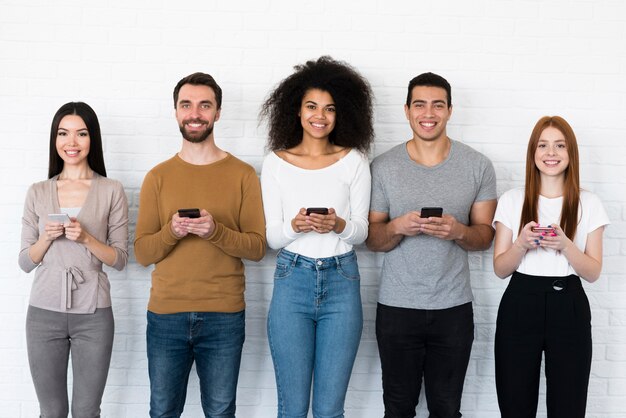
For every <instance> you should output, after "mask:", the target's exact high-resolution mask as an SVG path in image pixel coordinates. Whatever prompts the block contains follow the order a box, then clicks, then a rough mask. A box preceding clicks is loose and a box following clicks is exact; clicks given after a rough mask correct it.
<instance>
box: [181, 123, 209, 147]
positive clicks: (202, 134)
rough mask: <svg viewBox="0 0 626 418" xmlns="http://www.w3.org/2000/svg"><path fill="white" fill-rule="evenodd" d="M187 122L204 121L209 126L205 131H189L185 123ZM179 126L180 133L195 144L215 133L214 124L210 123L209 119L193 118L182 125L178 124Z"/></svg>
mask: <svg viewBox="0 0 626 418" xmlns="http://www.w3.org/2000/svg"><path fill="white" fill-rule="evenodd" d="M187 123H204V124H206V125H207V127H206V128H205V129H204V130H203V131H196V132H193V133H191V132H188V131H187V129H186V128H185V124H187ZM178 128H179V129H180V133H181V134H182V135H183V138H185V140H187V141H189V142H192V143H194V144H198V143H200V142H202V141H204V140H205V139H207V138H208V137H209V135H211V134H212V133H213V124H210V125H209V123H208V122H207V121H205V120H201V119H193V120H187V121H184V122H183V124H182V125H179V126H178Z"/></svg>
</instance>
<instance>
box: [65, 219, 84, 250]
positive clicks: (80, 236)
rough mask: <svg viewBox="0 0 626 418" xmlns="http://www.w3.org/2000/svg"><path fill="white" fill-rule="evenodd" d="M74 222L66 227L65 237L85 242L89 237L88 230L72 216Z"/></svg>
mask: <svg viewBox="0 0 626 418" xmlns="http://www.w3.org/2000/svg"><path fill="white" fill-rule="evenodd" d="M71 219H72V222H71V223H70V224H69V225H67V226H66V227H65V237H66V238H67V239H69V240H71V241H75V242H79V243H81V244H82V243H84V242H85V240H86V239H87V236H88V234H87V231H85V230H84V229H83V227H82V226H81V225H80V222H78V220H77V219H76V218H71Z"/></svg>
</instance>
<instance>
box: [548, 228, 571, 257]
mask: <svg viewBox="0 0 626 418" xmlns="http://www.w3.org/2000/svg"><path fill="white" fill-rule="evenodd" d="M550 227H551V228H554V233H549V232H544V233H543V234H542V235H541V247H542V248H552V249H553V250H555V251H563V250H564V249H566V248H567V247H568V246H570V245H571V244H572V241H571V240H570V239H569V238H568V237H567V235H565V232H563V230H562V229H561V227H560V226H559V225H557V224H552V225H550Z"/></svg>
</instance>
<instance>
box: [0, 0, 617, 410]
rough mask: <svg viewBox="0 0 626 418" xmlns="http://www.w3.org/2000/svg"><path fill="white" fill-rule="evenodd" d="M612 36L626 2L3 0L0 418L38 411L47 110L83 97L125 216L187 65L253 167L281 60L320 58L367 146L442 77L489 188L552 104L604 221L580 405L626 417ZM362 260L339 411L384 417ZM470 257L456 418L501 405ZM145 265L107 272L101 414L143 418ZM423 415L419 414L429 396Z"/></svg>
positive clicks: (458, 133) (371, 264)
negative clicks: (352, 89) (35, 317)
mask: <svg viewBox="0 0 626 418" xmlns="http://www.w3.org/2000/svg"><path fill="white" fill-rule="evenodd" d="M625 44H626V3H624V2H622V1H619V0H581V1H567V0H562V1H558V0H545V1H539V0H508V1H499V0H474V1H463V0H456V1H441V2H421V1H416V0H411V1H402V0H386V1H382V0H359V1H356V0H353V1H343V2H342V1H331V0H322V1H316V2H298V1H292V0H257V1H254V2H252V1H241V0H201V1H200V0H194V1H190V0H188V1H179V2H171V1H167V0H157V1H154V0H135V1H128V0H109V1H108V2H106V1H105V2H102V1H100V2H95V1H77V0H58V1H54V2H49V1H45V0H0V187H1V190H2V193H1V194H2V201H1V203H0V263H1V265H2V268H1V269H0V330H1V335H2V338H1V339H0V418H4V417H6V418H16V417H17V418H26V417H33V416H37V414H38V408H37V401H36V397H35V394H34V389H33V386H32V382H31V378H30V374H29V370H28V362H27V358H26V350H25V339H24V330H23V328H24V316H25V311H26V307H27V303H28V302H27V301H28V294H29V289H30V282H31V280H32V275H26V274H23V273H22V272H21V271H20V270H19V269H18V267H17V262H16V261H17V252H18V248H19V235H20V221H19V220H20V216H21V211H22V205H23V200H24V195H25V192H26V189H27V187H28V185H29V184H31V183H33V182H35V181H38V180H41V179H44V178H45V176H46V170H47V152H48V151H47V146H48V139H47V138H48V130H49V125H50V121H51V118H52V115H53V113H54V112H55V111H56V109H57V108H58V107H59V106H60V105H61V104H63V103H65V102H67V101H70V100H83V101H86V102H88V103H90V104H91V105H92V106H93V107H94V108H95V110H96V111H97V113H98V115H99V117H100V119H101V125H102V130H103V133H104V141H105V144H104V145H105V152H106V156H105V157H106V161H107V165H108V168H109V173H110V176H111V177H113V178H116V179H119V180H121V181H122V182H123V184H124V186H125V188H126V191H127V193H128V197H129V202H130V204H131V216H132V217H133V218H132V223H133V227H134V221H135V217H136V210H137V202H138V192H139V187H140V185H141V182H142V180H143V176H144V175H145V173H146V171H147V170H148V169H149V168H151V167H152V166H153V165H155V164H156V163H157V162H159V161H161V160H164V159H166V158H168V157H169V156H171V155H172V154H173V153H174V152H176V150H177V149H178V148H179V146H180V136H179V134H178V131H177V127H176V124H175V120H174V117H173V109H172V99H171V92H172V89H173V87H174V85H175V83H176V82H177V81H178V80H179V79H180V78H181V77H182V76H184V75H187V74H189V73H191V72H193V71H199V70H200V71H206V72H209V73H211V74H213V75H214V76H215V77H216V79H217V80H218V82H219V83H220V84H221V85H222V87H223V89H224V104H223V111H222V119H221V120H220V121H219V122H218V124H217V127H216V136H217V140H218V143H219V144H220V145H221V146H222V147H223V148H225V149H227V150H228V151H231V152H233V153H234V154H236V155H237V156H239V157H241V158H243V159H244V160H246V161H248V162H250V163H251V164H253V165H254V166H255V167H256V168H257V169H259V168H260V163H261V160H262V157H263V152H264V150H263V147H264V140H265V137H264V136H265V135H264V130H263V128H262V127H261V128H259V127H258V124H257V119H256V118H257V113H258V109H259V105H260V103H261V102H262V100H263V98H264V97H265V95H266V94H267V92H268V91H269V90H270V89H271V88H272V87H273V86H274V85H275V84H276V83H277V82H278V81H279V80H280V79H281V78H282V77H284V76H285V75H287V74H289V73H290V71H291V67H292V66H293V65H294V64H297V63H300V62H302V61H303V60H305V59H308V58H313V57H317V56H319V55H321V54H330V55H332V56H334V57H335V58H340V59H344V60H347V61H348V62H350V63H352V64H353V65H355V66H356V67H357V68H358V69H360V70H361V71H362V72H363V73H364V74H365V75H366V76H367V77H368V78H369V80H370V82H371V84H372V86H373V89H374V92H375V94H376V99H377V106H376V133H377V139H376V146H375V148H374V152H373V154H372V156H375V155H378V154H380V153H381V152H383V151H385V150H387V149H389V148H390V147H391V146H393V145H395V144H397V143H399V142H400V141H403V140H405V139H407V138H408V137H409V134H410V130H409V128H408V125H407V123H406V121H405V119H404V114H403V110H402V104H403V101H404V98H405V95H406V92H405V87H406V85H407V83H408V81H409V79H410V78H411V77H413V76H414V75H417V74H419V73H421V72H423V71H434V72H437V73H440V74H442V75H443V76H445V77H446V78H447V79H448V80H449V81H450V82H451V84H452V86H453V102H454V105H455V106H454V115H453V117H452V121H451V124H450V129H449V133H450V135H451V136H452V137H454V138H456V139H459V140H462V141H464V142H466V143H468V144H470V145H472V146H473V147H475V148H477V149H478V150H480V151H482V152H483V153H485V154H486V155H487V156H489V157H490V158H491V159H492V160H493V162H494V164H495V166H496V171H497V174H498V191H499V193H502V192H503V191H505V190H506V189H508V188H510V187H512V186H517V185H520V184H521V183H522V182H523V159H524V152H525V151H524V150H525V147H526V142H527V139H528V136H529V134H530V131H531V128H532V127H533V125H534V123H535V122H536V120H537V119H538V118H539V117H540V116H543V115H545V114H551V115H552V114H560V115H562V116H564V117H565V118H566V119H567V120H568V121H569V122H570V123H571V124H572V125H573V127H574V129H575V131H576V132H577V135H578V139H579V143H580V148H581V160H582V184H583V186H584V187H585V188H587V189H589V190H592V191H594V192H596V193H597V194H599V195H600V197H601V198H602V200H603V201H604V203H605V205H606V208H607V210H608V212H609V215H610V217H611V221H612V225H611V227H610V228H609V229H608V230H607V231H606V234H605V246H606V248H605V258H604V271H603V275H602V278H601V279H600V281H598V282H597V283H595V284H593V285H590V286H585V288H586V290H587V291H588V295H589V299H590V300H591V304H592V310H593V325H594V330H593V335H594V360H593V366H592V371H591V385H590V393H589V407H588V414H587V416H588V417H591V418H608V417H611V418H617V417H622V418H624V417H626V302H625V299H626V281H625V280H624V279H625V278H626V277H625V275H624V269H625V267H626V187H625V184H626V146H625V145H624V138H625V137H626V125H625V123H624V115H625V114H626V49H624V45H625ZM131 229H134V228H131ZM273 255H274V253H272V252H270V253H269V254H268V256H267V257H266V258H265V260H263V261H262V262H260V263H247V267H248V290H247V295H246V296H247V301H248V311H247V318H248V323H247V340H246V345H245V351H244V358H243V363H242V368H241V378H240V385H239V397H238V412H239V416H240V417H243V418H247V417H272V416H275V408H276V395H275V383H274V376H273V370H272V362H271V359H270V357H269V350H268V346H267V340H266V332H265V319H266V310H267V306H268V303H269V298H270V295H271V287H272V266H273ZM359 257H360V258H359V261H360V266H361V272H362V275H363V280H362V293H363V303H364V310H365V321H366V322H365V329H364V333H363V338H362V342H361V347H360V351H359V356H358V358H357V360H356V364H355V367H354V373H353V376H352V380H351V383H350V390H349V392H348V397H347V403H346V410H347V411H346V416H347V417H350V418H361V417H363V418H370V417H371V418H373V417H380V416H382V401H381V386H380V365H379V361H378V354H377V350H376V343H375V336H374V313H375V303H376V295H377V283H378V270H379V266H380V261H381V257H380V256H379V255H376V254H373V253H370V252H368V251H367V250H365V249H364V248H361V249H360V250H359ZM471 260H472V273H473V277H472V283H473V285H474V291H475V296H476V304H475V312H476V325H477V326H476V340H475V344H474V349H473V353H472V361H471V363H470V366H469V370H468V375H467V380H466V386H465V394H464V398H463V412H464V416H467V417H473V418H478V417H480V418H491V417H497V416H499V414H498V408H497V401H496V396H495V389H494V377H493V374H494V373H493V370H494V366H493V354H492V353H493V336H494V322H495V316H496V310H497V306H498V303H499V299H500V296H501V294H502V291H503V289H504V287H505V285H506V282H503V281H500V280H499V279H497V278H496V277H495V275H494V274H493V272H492V267H491V251H487V252H484V253H474V254H472V256H471ZM149 273H150V269H145V268H142V267H140V266H139V265H138V264H137V263H136V262H134V259H131V264H130V265H129V266H128V268H127V269H126V270H125V271H123V272H121V273H118V272H115V273H111V275H110V277H111V281H112V288H113V299H114V310H115V315H116V335H115V347H114V353H113V361H112V365H111V373H110V378H109V381H108V385H107V389H106V392H105V396H104V404H103V412H104V414H103V416H104V417H114V418H136V417H143V416H147V411H148V398H149V388H148V377H147V371H146V365H147V364H146V363H147V361H146V354H145V338H144V331H145V307H146V302H147V297H148V291H149V287H150V283H149V280H150V276H149ZM190 386H191V388H190V390H189V392H188V400H187V407H186V410H185V414H184V416H185V417H199V416H201V408H200V406H199V394H198V390H197V386H198V382H197V378H195V377H194V378H192V379H191V382H190ZM542 393H544V391H543V389H542ZM542 402H543V398H542ZM540 411H541V413H540V416H545V407H544V406H543V405H540ZM418 416H419V417H425V416H427V412H426V410H425V408H424V405H423V402H422V404H421V405H420V407H419V413H418Z"/></svg>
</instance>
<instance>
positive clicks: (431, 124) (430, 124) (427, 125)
mask: <svg viewBox="0 0 626 418" xmlns="http://www.w3.org/2000/svg"><path fill="white" fill-rule="evenodd" d="M421 125H422V126H425V127H426V128H432V127H433V126H435V124H434V123H433V122H422V123H421Z"/></svg>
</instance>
